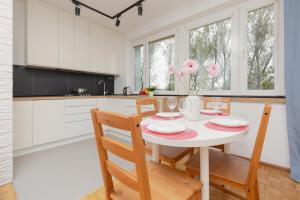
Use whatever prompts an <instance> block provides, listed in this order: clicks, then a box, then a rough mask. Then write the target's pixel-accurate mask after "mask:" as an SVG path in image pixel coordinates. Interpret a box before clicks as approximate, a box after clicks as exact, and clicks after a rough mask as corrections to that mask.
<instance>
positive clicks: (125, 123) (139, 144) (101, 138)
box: [91, 108, 151, 200]
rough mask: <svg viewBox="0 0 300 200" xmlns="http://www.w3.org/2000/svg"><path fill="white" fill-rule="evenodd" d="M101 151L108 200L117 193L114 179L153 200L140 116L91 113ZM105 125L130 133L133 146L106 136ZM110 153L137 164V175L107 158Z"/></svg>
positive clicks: (92, 111) (145, 198) (143, 199)
mask: <svg viewBox="0 0 300 200" xmlns="http://www.w3.org/2000/svg"><path fill="white" fill-rule="evenodd" d="M91 114H92V120H93V125H94V131H95V138H96V143H97V148H98V156H99V160H100V165H101V170H102V176H103V180H104V187H105V195H106V199H111V198H110V196H112V195H114V194H115V191H114V186H113V181H112V176H114V177H115V178H117V179H118V180H119V181H120V182H121V183H123V184H125V185H127V186H128V187H130V188H132V189H133V190H135V191H137V192H139V194H140V199H142V200H150V199H151V194H150V186H149V179H148V173H147V168H146V161H145V155H144V143H143V140H142V134H141V127H140V117H139V116H137V115H133V116H124V115H121V114H117V113H112V112H105V111H99V110H98V109H97V108H94V109H92V110H91ZM102 125H106V126H109V127H113V128H117V129H121V130H124V131H128V132H130V133H131V139H132V147H129V146H127V145H125V144H122V143H120V142H116V141H114V140H112V139H110V138H107V137H106V136H105V135H104V134H103V129H102ZM107 151H109V152H111V153H112V154H115V155H117V156H119V157H121V158H123V159H125V160H128V161H131V162H133V163H135V166H136V176H133V175H132V174H131V173H129V172H128V171H127V170H126V169H123V168H121V167H120V166H119V165H117V164H116V163H114V162H113V161H111V160H109V159H108V156H107Z"/></svg>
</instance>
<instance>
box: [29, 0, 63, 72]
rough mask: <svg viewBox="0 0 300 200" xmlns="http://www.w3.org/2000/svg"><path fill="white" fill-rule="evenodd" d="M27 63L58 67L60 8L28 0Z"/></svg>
mask: <svg viewBox="0 0 300 200" xmlns="http://www.w3.org/2000/svg"><path fill="white" fill-rule="evenodd" d="M26 60H27V65H36V66H44V67H54V68H57V67H58V8H56V7H54V6H51V5H49V4H47V3H44V2H41V1H36V0H28V1H27V56H26Z"/></svg>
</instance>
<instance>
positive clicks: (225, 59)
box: [189, 18, 232, 90]
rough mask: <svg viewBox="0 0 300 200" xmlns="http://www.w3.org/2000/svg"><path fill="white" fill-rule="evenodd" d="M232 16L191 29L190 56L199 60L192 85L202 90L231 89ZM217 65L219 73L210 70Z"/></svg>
mask: <svg viewBox="0 0 300 200" xmlns="http://www.w3.org/2000/svg"><path fill="white" fill-rule="evenodd" d="M231 26H232V20H231V18H229V19H225V20H222V21H218V22H216V23H212V24H208V25H205V26H202V27H200V28H196V29H192V30H191V31H190V50H189V51H190V58H192V59H194V60H197V62H198V64H199V67H200V69H199V71H198V73H197V74H195V75H194V77H193V79H192V86H193V87H194V88H195V89H196V88H200V89H201V90H230V89H231V80H230V79H231ZM211 66H215V67H216V68H217V69H218V70H217V71H218V73H216V74H215V75H213V76H211V75H209V73H208V71H209V69H210V67H211Z"/></svg>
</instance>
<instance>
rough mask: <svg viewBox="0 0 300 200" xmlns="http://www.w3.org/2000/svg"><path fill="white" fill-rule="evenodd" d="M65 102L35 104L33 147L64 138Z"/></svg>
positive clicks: (48, 101) (51, 101)
mask: <svg viewBox="0 0 300 200" xmlns="http://www.w3.org/2000/svg"><path fill="white" fill-rule="evenodd" d="M64 130H65V129H64V101H63V100H42V101H34V102H33V145H40V144H44V143H48V142H53V141H57V140H61V139H63V138H64V135H65V134H64Z"/></svg>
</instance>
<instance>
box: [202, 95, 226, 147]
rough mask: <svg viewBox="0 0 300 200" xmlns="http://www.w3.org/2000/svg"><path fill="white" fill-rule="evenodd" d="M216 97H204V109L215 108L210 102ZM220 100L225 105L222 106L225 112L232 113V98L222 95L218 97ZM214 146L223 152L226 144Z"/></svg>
mask: <svg viewBox="0 0 300 200" xmlns="http://www.w3.org/2000/svg"><path fill="white" fill-rule="evenodd" d="M215 101H216V99H215V98H214V97H203V109H207V110H210V109H214V108H212V107H211V106H210V105H209V104H210V103H211V102H215ZM218 102H221V103H222V104H223V105H225V107H222V108H220V110H221V111H222V112H224V113H227V114H230V108H231V100H230V98H224V97H220V98H218ZM213 148H216V149H220V150H221V151H222V152H224V149H225V146H224V145H216V146H213Z"/></svg>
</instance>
